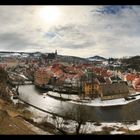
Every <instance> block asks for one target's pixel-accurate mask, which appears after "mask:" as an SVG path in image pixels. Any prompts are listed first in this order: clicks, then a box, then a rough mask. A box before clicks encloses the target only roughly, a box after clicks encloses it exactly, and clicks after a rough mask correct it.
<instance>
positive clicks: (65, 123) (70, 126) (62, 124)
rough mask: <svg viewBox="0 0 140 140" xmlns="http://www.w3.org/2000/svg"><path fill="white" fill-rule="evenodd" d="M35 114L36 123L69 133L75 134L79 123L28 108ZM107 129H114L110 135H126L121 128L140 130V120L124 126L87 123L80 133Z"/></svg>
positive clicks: (119, 123)
mask: <svg viewBox="0 0 140 140" xmlns="http://www.w3.org/2000/svg"><path fill="white" fill-rule="evenodd" d="M28 109H29V110H30V111H31V112H32V113H33V114H34V118H33V120H34V121H35V122H41V121H47V122H49V123H51V124H53V125H55V126H56V127H59V128H63V129H64V130H65V131H67V132H69V133H73V132H75V128H76V125H77V123H76V122H75V121H73V120H63V119H62V118H61V117H55V118H53V115H51V114H48V113H45V112H42V111H40V110H38V109H35V108H33V107H29V108H28ZM106 128H112V131H110V134H112V135H113V134H124V133H125V132H123V131H120V130H119V128H124V129H125V130H128V129H129V130H132V131H135V130H140V120H138V121H137V123H136V124H134V123H133V124H124V123H121V122H110V123H108V122H102V123H100V124H99V125H97V124H96V123H95V122H86V124H83V125H82V126H81V129H80V132H81V133H84V134H85V133H86V134H91V133H94V132H101V131H104V130H105V129H106Z"/></svg>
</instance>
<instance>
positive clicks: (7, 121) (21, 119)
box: [0, 98, 51, 135]
mask: <svg viewBox="0 0 140 140" xmlns="http://www.w3.org/2000/svg"><path fill="white" fill-rule="evenodd" d="M25 107H26V105H24V104H21V103H19V104H18V106H15V105H14V104H12V103H10V102H8V101H5V100H3V99H1V98H0V134H3V135H40V134H46V135H49V134H51V133H48V132H47V131H43V130H42V129H40V128H38V127H36V126H34V125H33V124H32V123H29V122H28V121H26V120H27V119H29V118H32V113H31V112H30V111H27V110H26V109H25Z"/></svg>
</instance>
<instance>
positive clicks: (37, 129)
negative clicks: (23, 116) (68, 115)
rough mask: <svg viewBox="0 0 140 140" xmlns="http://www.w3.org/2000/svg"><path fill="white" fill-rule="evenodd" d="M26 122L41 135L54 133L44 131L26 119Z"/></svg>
mask: <svg viewBox="0 0 140 140" xmlns="http://www.w3.org/2000/svg"><path fill="white" fill-rule="evenodd" d="M26 124H27V125H28V127H29V128H30V129H31V130H33V131H34V132H36V133H37V134H39V135H52V134H51V133H49V132H46V131H43V130H42V129H40V128H38V127H35V126H34V125H32V124H31V123H29V122H27V121H26Z"/></svg>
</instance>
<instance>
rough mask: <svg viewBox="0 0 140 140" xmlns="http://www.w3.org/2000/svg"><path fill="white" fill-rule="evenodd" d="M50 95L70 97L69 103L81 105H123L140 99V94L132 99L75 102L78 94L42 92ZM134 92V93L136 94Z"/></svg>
mask: <svg viewBox="0 0 140 140" xmlns="http://www.w3.org/2000/svg"><path fill="white" fill-rule="evenodd" d="M47 94H48V95H51V96H54V97H62V98H63V99H71V101H68V102H71V103H74V104H82V105H87V106H116V105H125V104H128V103H130V102H134V101H136V100H139V99H140V95H137V96H135V98H136V99H133V100H129V101H128V100H125V99H124V98H119V99H112V100H104V101H101V99H100V98H96V99H93V100H81V102H77V100H79V101H80V97H79V96H78V95H68V94H60V93H58V92H52V91H49V92H47V93H45V94H44V96H47ZM136 94H139V92H136ZM136 94H135V95H136Z"/></svg>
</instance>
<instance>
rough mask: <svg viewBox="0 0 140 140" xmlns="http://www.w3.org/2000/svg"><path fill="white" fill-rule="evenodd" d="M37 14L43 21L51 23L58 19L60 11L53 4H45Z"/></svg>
mask: <svg viewBox="0 0 140 140" xmlns="http://www.w3.org/2000/svg"><path fill="white" fill-rule="evenodd" d="M39 15H40V17H41V18H42V19H43V20H44V21H46V22H48V23H49V22H50V23H52V22H56V21H57V20H58V19H60V15H61V13H60V10H59V8H57V7H55V6H47V7H44V8H41V9H40V12H39Z"/></svg>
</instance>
